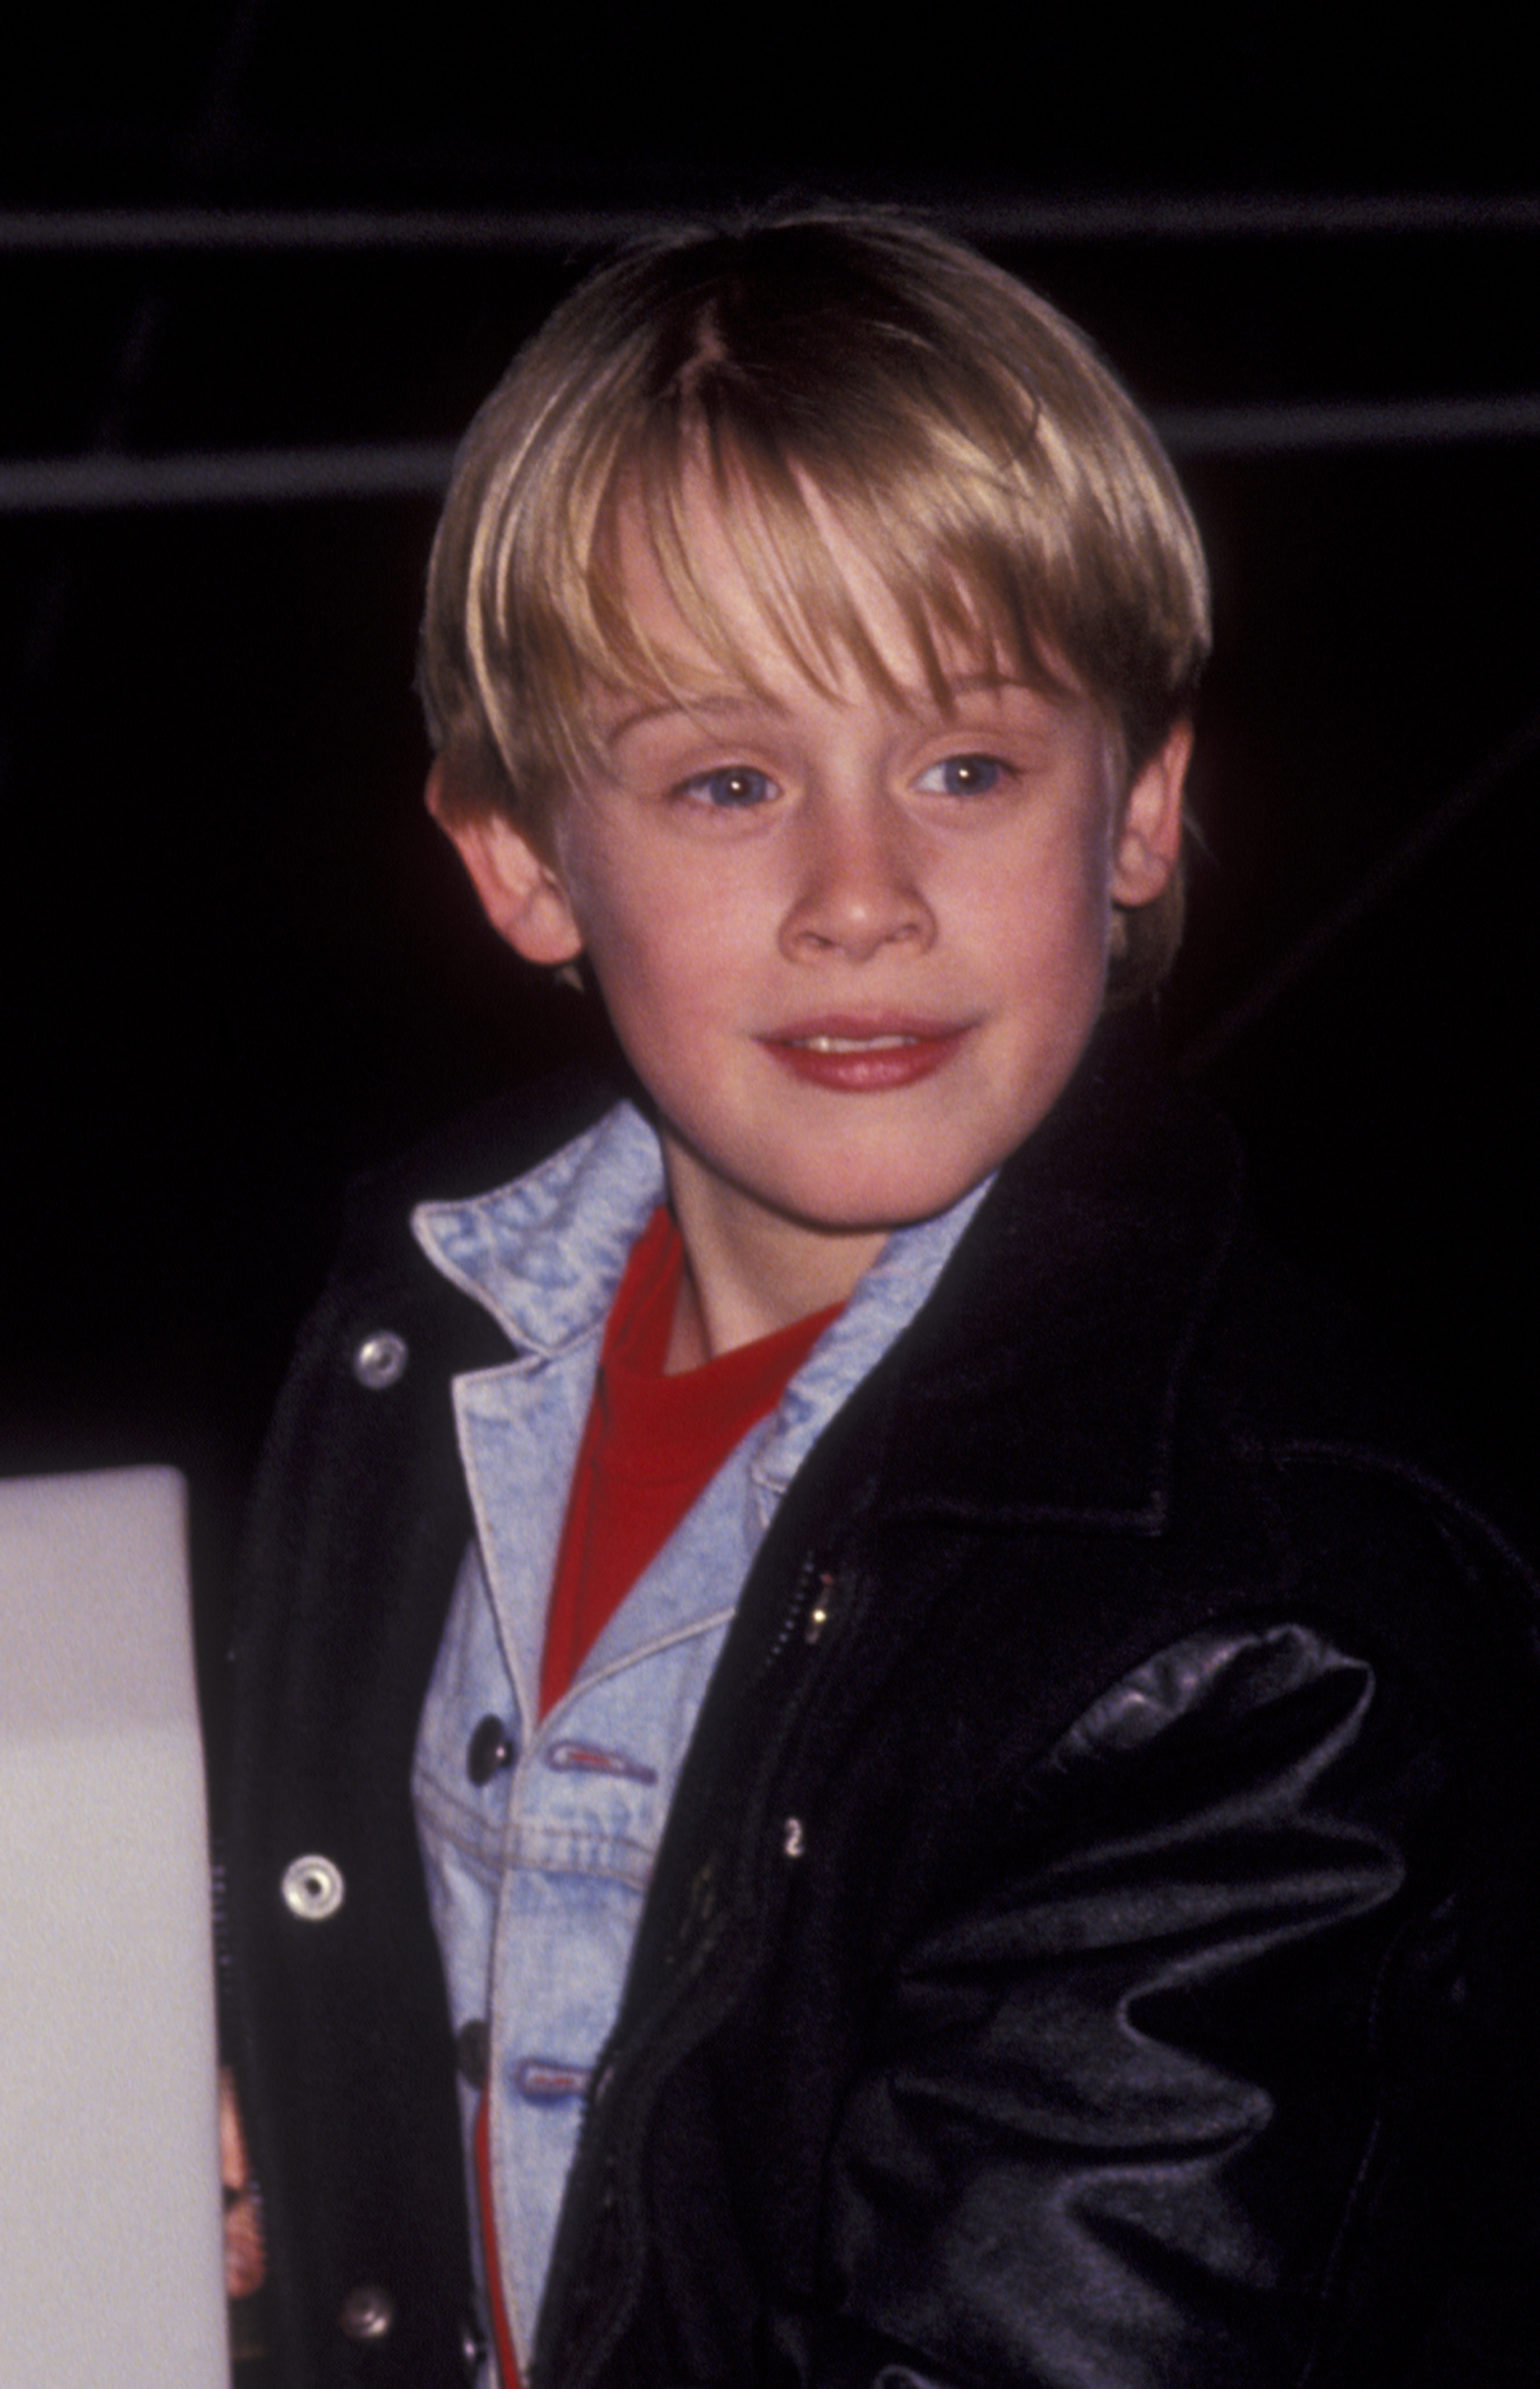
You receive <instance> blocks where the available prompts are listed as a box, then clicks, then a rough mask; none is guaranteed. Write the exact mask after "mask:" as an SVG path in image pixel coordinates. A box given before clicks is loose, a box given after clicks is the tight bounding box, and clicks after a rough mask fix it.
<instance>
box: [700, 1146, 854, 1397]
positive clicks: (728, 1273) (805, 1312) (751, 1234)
mask: <svg viewBox="0 0 1540 2389" xmlns="http://www.w3.org/2000/svg"><path fill="white" fill-rule="evenodd" d="M668 1184H669V1193H670V1195H671V1197H672V1201H673V1208H674V1217H675V1219H676V1220H678V1222H679V1232H680V1239H681V1243H682V1245H683V1246H684V1268H683V1270H682V1271H681V1277H680V1290H679V1299H678V1301H677V1302H676V1304H675V1306H674V1323H673V1328H672V1331H671V1333H670V1335H669V1338H668V1357H667V1359H666V1361H665V1362H664V1369H665V1372H666V1373H667V1374H668V1375H670V1376H671V1375H674V1374H675V1373H678V1372H679V1371H681V1370H684V1369H698V1368H701V1367H703V1366H704V1365H705V1363H706V1361H715V1360H717V1359H719V1357H720V1355H721V1354H722V1353H724V1352H732V1351H735V1350H736V1349H737V1348H738V1347H739V1346H740V1345H743V1344H755V1343H757V1342H758V1340H759V1338H760V1337H761V1336H763V1335H774V1334H775V1333H776V1331H777V1329H779V1328H782V1327H790V1326H793V1325H794V1324H795V1322H796V1321H797V1320H799V1319H807V1318H808V1317H809V1316H810V1315H811V1313H812V1312H814V1311H816V1310H829V1309H834V1308H835V1307H836V1306H837V1305H838V1304H840V1303H843V1302H847V1301H848V1300H849V1298H850V1297H851V1295H852V1294H853V1293H854V1292H855V1290H856V1287H857V1286H858V1285H859V1283H860V1281H861V1279H862V1278H863V1277H864V1276H865V1275H866V1272H867V1271H868V1270H869V1269H870V1268H871V1266H872V1262H873V1261H874V1260H875V1259H876V1258H877V1256H878V1254H879V1253H880V1252H881V1251H882V1249H883V1246H885V1244H886V1242H887V1230H886V1229H885V1228H878V1229H871V1228H851V1229H817V1228H810V1227H808V1226H807V1225H806V1224H805V1223H804V1222H803V1221H801V1220H785V1219H782V1218H780V1217H778V1216H777V1215H776V1214H775V1213H773V1212H768V1211H765V1210H763V1209H762V1208H761V1207H759V1206H757V1205H753V1206H748V1205H741V1204H736V1203H724V1202H722V1201H721V1199H720V1190H719V1188H718V1187H717V1186H716V1185H715V1184H714V1183H710V1184H708V1183H706V1182H704V1181H703V1180H702V1179H701V1178H700V1177H699V1176H698V1175H697V1173H696V1171H695V1170H694V1169H691V1168H689V1167H687V1166H686V1167H681V1166H679V1165H678V1162H677V1159H676V1156H674V1155H672V1154H670V1155H669V1156H668Z"/></svg>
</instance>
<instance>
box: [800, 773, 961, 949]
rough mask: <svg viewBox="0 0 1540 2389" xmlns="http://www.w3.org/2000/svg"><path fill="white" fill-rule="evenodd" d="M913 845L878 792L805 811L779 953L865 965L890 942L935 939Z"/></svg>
mask: <svg viewBox="0 0 1540 2389" xmlns="http://www.w3.org/2000/svg"><path fill="white" fill-rule="evenodd" d="M916 846H917V841H916V838H915V834H914V831H913V828H912V825H911V824H909V823H908V822H907V821H906V820H905V819H904V817H903V815H902V812H901V810H900V809H899V808H898V807H897V806H896V805H894V804H893V803H892V802H891V801H890V800H889V799H887V798H885V797H884V796H883V795H881V794H873V795H872V796H870V797H867V798H861V799H859V800H854V801H846V802H840V801H837V800H831V801H827V802H822V803H817V804H814V805H811V806H809V808H808V811H807V813H806V815H805V817H804V825H803V834H802V837H801V839H800V841H799V848H798V853H797V884H796V888H795V893H794V896H793V899H792V901H791V903H790V904H789V906H788V907H787V911H786V915H785V919H784V920H783V924H782V928H781V946H782V951H783V952H784V953H785V954H786V955H787V956H788V957H789V959H790V960H792V961H794V962H806V961H814V960H817V959H818V957H819V956H821V955H823V954H840V955H844V956H845V957H846V959H847V960H848V961H851V962H867V961H870V960H871V958H872V956H873V955H874V954H876V953H878V952H880V951H881V950H882V949H883V948H884V947H885V946H890V945H907V946H912V947H913V948H914V949H915V951H916V952H924V951H925V950H926V949H927V948H928V947H929V946H930V945H932V944H933V943H934V941H935V915H934V914H933V913H932V911H931V908H930V904H929V901H928V900H927V898H926V897H925V895H924V892H923V888H922V886H921V878H922V871H921V858H920V855H919V853H918V851H917V850H916Z"/></svg>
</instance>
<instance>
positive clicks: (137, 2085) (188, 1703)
mask: <svg viewBox="0 0 1540 2389" xmlns="http://www.w3.org/2000/svg"><path fill="white" fill-rule="evenodd" d="M214 2065H215V2058H214V2024H213V1975H212V1961H211V1955H210V1911H209V1858H208V1846H207V1836H206V1831H205V1822H204V1805H203V1767H202V1755H201V1746H200V1743H199V1738H198V1728H197V1701H196V1693H195V1686H194V1676H193V1661H192V1645H191V1634H190V1627H189V1617H188V1601H187V1572H186V1537H185V1500H184V1488H183V1485H182V1480H181V1478H180V1477H179V1476H176V1475H174V1474H173V1472H172V1471H171V1470H169V1469H134V1470H125V1471H122V1472H120V1473H113V1474H104V1475H101V1476H73V1477H41V1478H36V1479H32V1480H30V1481H28V1482H24V1483H17V1484H11V1485H0V2389H42V2384H44V2383H53V2382H71V2383H74V2382H79V2383H107V2382H110V2383H113V2384H114V2389H218V2384H219V2383H227V2382H228V2379H229V2371H228V2360H227V2357H226V2353H225V2335H224V2301H223V2280H222V2275H221V2263H220V2192H219V2166H218V2155H217V2129H216V2119H215V2106H214Z"/></svg>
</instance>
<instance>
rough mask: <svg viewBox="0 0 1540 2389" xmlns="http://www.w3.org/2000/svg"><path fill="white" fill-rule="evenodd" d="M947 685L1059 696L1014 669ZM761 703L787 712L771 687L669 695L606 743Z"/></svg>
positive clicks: (627, 718) (625, 720) (969, 675)
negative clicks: (653, 726) (654, 725)
mask: <svg viewBox="0 0 1540 2389" xmlns="http://www.w3.org/2000/svg"><path fill="white" fill-rule="evenodd" d="M947 685H948V689H949V690H950V692H951V694H952V696H954V697H960V696H977V695H978V694H979V693H980V691H981V690H982V691H986V692H988V693H989V694H990V695H994V694H995V693H997V692H999V691H1001V690H1006V689H1020V690H1021V691H1022V693H1023V694H1024V695H1025V696H1037V697H1041V698H1042V699H1043V700H1044V702H1045V703H1047V704H1050V705H1051V704H1053V703H1054V701H1055V696H1056V692H1055V691H1054V690H1052V689H1043V688H1037V687H1036V686H1035V685H1034V684H1033V683H1032V682H1031V681H1027V680H1023V679H1021V678H1020V676H1019V675H1018V674H1015V673H1012V672H983V671H981V672H963V673H961V674H960V675H959V677H958V678H956V679H955V680H954V679H950V678H948V683H947ZM1073 693H1074V692H1073V691H1069V690H1066V691H1065V692H1063V694H1064V695H1065V696H1069V695H1073ZM932 701H933V700H932V698H931V696H930V692H929V690H928V689H926V690H925V691H924V692H923V695H921V696H920V702H921V704H922V705H924V704H928V703H931V702H932ZM760 706H764V707H768V708H769V709H770V711H771V712H772V713H784V712H785V710H786V708H785V707H784V706H783V704H782V703H781V701H780V699H779V698H778V697H775V696H770V693H769V692H768V691H766V692H765V693H764V694H762V695H761V694H760V693H759V692H758V691H757V690H755V689H752V688H741V689H728V690H724V691H722V692H721V693H720V694H718V695H713V696H697V697H689V698H684V697H677V698H669V699H668V700H666V701H665V702H664V703H662V704H659V705H642V706H638V707H637V708H636V709H635V710H634V711H633V712H631V713H628V714H625V715H624V716H623V717H622V718H621V720H620V721H619V722H617V723H616V724H615V726H614V728H613V729H611V730H609V731H606V733H605V745H606V746H607V747H617V746H618V745H619V743H620V741H621V739H622V738H625V737H627V736H629V735H630V732H631V731H633V730H640V729H642V728H643V727H644V726H645V725H646V724H647V723H648V722H667V721H668V720H670V719H671V718H672V717H673V716H674V715H675V714H682V715H684V716H685V717H686V718H687V719H693V718H694V716H695V715H696V714H703V713H704V714H707V715H711V716H714V717H717V718H724V717H726V716H729V715H732V714H735V713H743V712H745V711H747V710H748V709H751V708H756V707H760Z"/></svg>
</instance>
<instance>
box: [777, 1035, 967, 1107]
mask: <svg viewBox="0 0 1540 2389" xmlns="http://www.w3.org/2000/svg"><path fill="white" fill-rule="evenodd" d="M970 1026H971V1024H970V1023H968V1022H966V1021H963V1022H958V1021H947V1020H915V1019H897V1020H896V1019H892V1018H889V1019H885V1020H876V1021H866V1020H848V1019H846V1020H840V1019H833V1020H830V1019H825V1020H809V1021H795V1022H793V1023H790V1024H789V1025H788V1026H787V1027H786V1028H782V1029H778V1030H776V1031H775V1032H774V1033H773V1034H772V1035H770V1036H769V1037H767V1038H765V1039H764V1040H763V1042H764V1045H765V1047H766V1050H767V1051H768V1052H769V1053H770V1054H772V1055H773V1057H774V1058H775V1060H776V1061H778V1062H779V1063H781V1065H782V1066H783V1068H785V1069H787V1070H790V1071H791V1072H792V1073H793V1074H794V1075H795V1077H797V1078H799V1079H802V1080H807V1081H808V1082H809V1083H810V1084H812V1085H814V1086H820V1087H825V1088H828V1089H829V1090H830V1091H831V1092H834V1093H837V1094H885V1093H887V1092H890V1091H891V1090H893V1089H896V1088H899V1087H907V1086H911V1085H912V1084H913V1083H914V1082H915V1080H919V1079H924V1078H928V1077H929V1076H930V1075H931V1073H932V1071H934V1070H939V1069H942V1068H944V1067H945V1066H946V1065H947V1064H948V1062H949V1061H950V1060H951V1059H952V1056H953V1055H954V1054H956V1052H957V1050H958V1048H959V1046H960V1045H961V1043H962V1041H963V1039H964V1038H965V1037H966V1036H967V1034H968V1030H969V1027H970Z"/></svg>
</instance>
